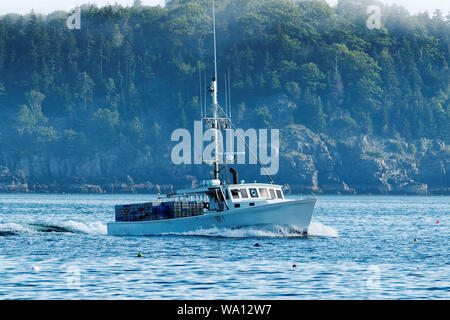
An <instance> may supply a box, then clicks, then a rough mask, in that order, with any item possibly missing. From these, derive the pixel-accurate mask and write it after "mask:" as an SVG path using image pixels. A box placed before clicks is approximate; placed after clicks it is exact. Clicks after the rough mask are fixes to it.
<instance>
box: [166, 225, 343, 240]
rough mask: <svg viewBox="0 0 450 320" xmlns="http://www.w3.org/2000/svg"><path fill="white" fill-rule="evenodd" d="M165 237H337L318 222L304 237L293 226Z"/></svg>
mask: <svg viewBox="0 0 450 320" xmlns="http://www.w3.org/2000/svg"><path fill="white" fill-rule="evenodd" d="M166 235H180V236H203V237H219V238H304V237H309V236H314V237H338V236H339V235H338V232H337V230H336V229H334V228H332V227H328V226H325V225H323V224H322V223H320V222H311V224H310V227H309V231H308V234H307V235H306V236H305V235H304V234H303V230H302V229H300V228H297V227H295V226H290V227H285V226H278V225H272V226H251V227H250V226H249V227H242V228H236V229H230V228H217V227H213V228H208V229H199V230H195V231H188V232H174V233H167V234H166Z"/></svg>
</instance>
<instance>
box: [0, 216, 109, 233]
mask: <svg viewBox="0 0 450 320" xmlns="http://www.w3.org/2000/svg"><path fill="white" fill-rule="evenodd" d="M43 232H57V233H87V234H106V233H107V228H106V224H105V223H103V222H100V221H93V222H82V221H74V220H67V221H58V222H29V223H28V222H27V223H23V224H18V223H13V222H6V223H0V235H1V236H8V235H22V234H30V233H43Z"/></svg>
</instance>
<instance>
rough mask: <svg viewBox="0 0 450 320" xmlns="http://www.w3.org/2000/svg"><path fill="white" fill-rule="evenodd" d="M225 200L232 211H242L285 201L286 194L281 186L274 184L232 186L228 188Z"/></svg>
mask: <svg viewBox="0 0 450 320" xmlns="http://www.w3.org/2000/svg"><path fill="white" fill-rule="evenodd" d="M225 199H226V201H227V203H228V206H229V208H230V209H238V208H241V209H242V208H248V207H253V206H258V205H265V204H270V203H277V202H280V201H283V200H284V194H283V190H282V187H281V186H278V185H273V184H264V183H245V184H231V185H228V186H227V187H226V190H225Z"/></svg>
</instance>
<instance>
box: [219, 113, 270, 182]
mask: <svg viewBox="0 0 450 320" xmlns="http://www.w3.org/2000/svg"><path fill="white" fill-rule="evenodd" d="M217 107H218V109H219V110H220V111H221V112H222V114H223V115H224V116H225V118H226V119H227V120H228V122H229V123H230V125H231V126H232V127H233V129H234V130H235V131H236V132H237V133H238V137H239V139H241V141H242V142H243V143H244V144H245V146H246V147H247V149H248V152H249V154H250V155H251V156H253V158H255V160H256V162H257V163H258V165H259V166H260V167H261V169H262V170H263V171H264V174H265V175H266V177H267V178H268V179H269V180H270V183H272V184H274V181H273V179H272V177H271V175H270V174H269V173H268V172H267V170H266V168H264V167H263V165H262V163H261V162H260V161H259V159H258V157H257V156H255V155H254V154H253V152H252V151H251V149H250V146H249V145H248V143H247V141H245V138H243V137H242V136H241V135H240V134H239V132H238V131H237V128H236V126H235V125H234V123H233V121H231V119H230V118H228V116H227V115H226V114H225V112H224V111H223V109H222V107H221V106H220V105H219V104H217ZM216 130H218V129H217V128H216Z"/></svg>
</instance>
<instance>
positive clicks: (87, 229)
mask: <svg viewBox="0 0 450 320" xmlns="http://www.w3.org/2000/svg"><path fill="white" fill-rule="evenodd" d="M61 226H62V227H64V228H67V229H69V230H72V231H73V232H75V233H78V232H81V233H89V234H106V233H107V227H106V224H105V223H103V222H100V221H93V222H82V221H73V220H68V221H65V222H62V223H61Z"/></svg>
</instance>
